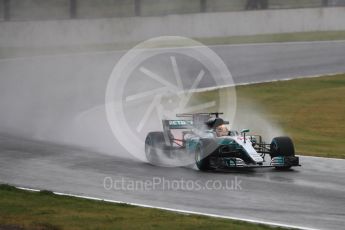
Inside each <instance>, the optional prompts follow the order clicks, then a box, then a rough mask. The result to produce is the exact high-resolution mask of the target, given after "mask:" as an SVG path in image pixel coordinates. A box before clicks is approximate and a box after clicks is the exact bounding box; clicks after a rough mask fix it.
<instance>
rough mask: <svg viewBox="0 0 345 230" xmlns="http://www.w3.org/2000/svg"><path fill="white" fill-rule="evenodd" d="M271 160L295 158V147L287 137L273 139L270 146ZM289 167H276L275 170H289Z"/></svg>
mask: <svg viewBox="0 0 345 230" xmlns="http://www.w3.org/2000/svg"><path fill="white" fill-rule="evenodd" d="M270 156H271V158H273V157H277V156H284V157H288V156H295V147H294V144H293V142H292V140H291V138H289V137H275V138H273V139H272V142H271V145H270ZM289 168H291V166H277V167H276V169H289Z"/></svg>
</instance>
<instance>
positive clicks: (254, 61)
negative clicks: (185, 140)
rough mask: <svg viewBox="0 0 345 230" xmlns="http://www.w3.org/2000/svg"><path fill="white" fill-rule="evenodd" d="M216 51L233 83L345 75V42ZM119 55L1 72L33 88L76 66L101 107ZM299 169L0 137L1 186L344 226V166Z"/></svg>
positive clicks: (20, 62)
mask: <svg viewBox="0 0 345 230" xmlns="http://www.w3.org/2000/svg"><path fill="white" fill-rule="evenodd" d="M212 49H213V50H214V51H215V52H216V53H217V54H218V55H219V56H220V57H221V58H222V59H223V60H224V61H225V63H226V64H227V66H228V67H229V68H230V70H231V72H232V75H233V77H234V81H235V83H248V82H260V81H270V80H278V79H284V78H294V77H298V76H305V75H314V74H327V73H335V72H345V65H344V63H345V42H344V41H343V42H312V43H283V44H259V45H234V46H214V47H212ZM122 54H123V53H122V52H114V53H112V52H110V53H97V54H85V55H82V54H76V55H67V56H56V57H49V58H48V57H35V58H20V59H8V60H1V61H0V69H1V70H2V71H4V72H1V73H2V75H1V76H3V75H4V74H5V75H10V76H12V75H13V76H19V75H20V73H21V72H24V73H27V76H25V77H27V78H26V79H27V81H28V82H29V83H28V84H30V81H31V80H30V78H29V76H39V75H40V74H43V73H50V72H48V71H42V69H43V70H45V68H46V69H47V70H48V69H49V70H51V73H52V74H54V73H55V72H56V71H55V70H54V68H56V69H58V68H61V67H60V66H55V64H54V63H56V62H58V63H60V62H63V63H71V67H69V68H66V76H67V77H72V76H74V73H76V72H77V71H78V69H80V67H81V66H82V67H83V68H84V73H83V74H85V76H86V77H88V76H89V75H90V76H91V74H94V73H97V74H99V79H98V83H97V85H98V88H99V89H100V90H99V93H97V97H96V99H95V100H94V101H95V102H94V105H97V104H99V103H102V102H104V85H105V83H106V81H107V79H108V76H109V72H110V71H111V69H112V67H113V64H114V62H116V60H118V59H119V57H120V56H121V55H122ZM62 60H63V61H62ZM94 60H97V61H94ZM84 63H95V64H94V65H85V64H84ZM100 63H101V64H100ZM5 75H4V76H5ZM54 76H55V75H54ZM28 84H27V85H28ZM14 92H16V91H14ZM98 94H99V95H98ZM5 96H6V95H5ZM8 98H10V97H8ZM5 103H6V101H5V102H4V105H5ZM90 106H92V105H90ZM9 108H11V107H9ZM28 119H29V118H28ZM2 122H3V124H1V125H2V127H7V126H6V123H5V122H8V121H6V120H2ZM28 122H30V121H28ZM24 128H25V127H24ZM13 130H14V129H8V130H6V129H2V130H1V132H5V133H6V132H7V133H11V134H12V135H21V133H20V132H21V131H20V129H19V130H17V131H16V132H15V131H13ZM26 135H27V136H28V133H26ZM114 151H116V149H114ZM301 164H302V165H303V167H301V168H296V169H295V170H293V171H288V172H277V171H274V170H272V169H256V170H249V171H242V172H218V173H201V172H199V171H196V170H194V169H189V168H160V167H152V166H150V165H148V164H145V163H140V162H136V161H134V160H128V159H122V158H117V157H114V156H108V155H102V154H98V153H94V152H90V151H89V150H83V149H75V148H69V147H64V146H57V145H55V144H42V143H38V142H32V141H23V140H20V139H17V138H14V139H13V138H5V137H1V138H0V182H3V183H10V184H14V185H18V186H24V187H32V188H39V189H49V190H54V191H59V192H66V193H73V194H81V195H88V196H94V197H100V198H107V199H113V200H121V201H126V202H134V203H140V204H148V205H155V206H161V207H168V208H176V209H183V210H189V211H198V212H205V213H212V214H219V215H226V216H232V217H238V218H248V219H254V220H262V221H271V222H277V223H283V224H291V225H297V226H303V227H311V228H317V229H344V226H345V193H344V192H345V179H344V176H345V161H344V160H333V159H321V158H309V157H303V158H302V159H301ZM105 177H111V178H113V179H121V178H122V177H124V178H126V181H127V182H128V181H130V180H134V181H152V180H153V178H156V180H159V179H161V180H162V178H165V179H166V180H170V181H171V180H180V179H183V180H185V181H200V183H201V186H205V183H206V182H207V181H208V180H219V181H220V182H221V184H222V185H224V183H226V181H227V180H230V181H231V180H235V178H236V177H237V180H240V181H241V184H240V185H241V189H239V190H216V189H213V190H210V189H201V190H198V189H192V190H174V189H170V190H169V189H163V188H162V185H158V187H156V189H154V190H149V191H142V190H136V191H130V190H126V189H122V190H121V189H120V190H115V189H111V190H107V189H105V188H104V186H103V181H104V178H105ZM157 178H158V179H157Z"/></svg>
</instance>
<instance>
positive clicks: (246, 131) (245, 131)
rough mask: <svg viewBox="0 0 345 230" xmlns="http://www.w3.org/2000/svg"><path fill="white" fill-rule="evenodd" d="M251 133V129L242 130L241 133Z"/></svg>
mask: <svg viewBox="0 0 345 230" xmlns="http://www.w3.org/2000/svg"><path fill="white" fill-rule="evenodd" d="M249 132H250V130H249V129H242V130H241V133H249Z"/></svg>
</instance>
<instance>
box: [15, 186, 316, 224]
mask: <svg viewBox="0 0 345 230" xmlns="http://www.w3.org/2000/svg"><path fill="white" fill-rule="evenodd" d="M16 188H18V189H21V190H26V191H31V192H40V191H41V190H39V189H32V188H25V187H16ZM53 194H55V195H59V196H69V197H77V198H83V199H88V200H96V201H105V202H109V203H115V204H127V205H132V206H137V207H143V208H154V209H159V210H164V211H171V212H177V213H183V214H192V215H200V216H208V217H214V218H221V219H229V220H237V221H244V222H249V223H254V224H264V225H270V226H274V227H284V228H289V229H302V230H318V229H316V228H308V227H302V226H297V225H290V224H282V223H276V222H270V221H261V220H254V219H247V218H238V217H232V216H224V215H217V214H212V213H204V212H195V211H187V210H182V209H174V208H166V207H160V206H153V205H146V204H139V203H132V202H124V201H118V200H110V199H102V198H96V197H91V196H81V195H74V194H69V193H62V192H53Z"/></svg>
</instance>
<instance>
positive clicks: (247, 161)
mask: <svg viewBox="0 0 345 230" xmlns="http://www.w3.org/2000/svg"><path fill="white" fill-rule="evenodd" d="M221 114H223V113H218V112H217V113H196V114H179V115H177V117H178V119H180V120H163V132H150V133H148V135H147V136H146V140H145V154H146V158H147V160H148V162H149V163H151V164H154V165H156V164H159V161H160V158H161V157H163V156H162V155H165V156H164V157H169V158H173V157H174V156H179V155H181V154H187V155H189V156H191V157H193V159H194V160H195V164H196V166H197V168H198V169H199V170H201V171H209V170H217V169H231V168H253V167H254V168H255V167H275V168H277V169H289V168H291V167H292V166H300V164H299V158H298V157H297V156H295V149H294V145H293V142H292V140H291V139H290V138H289V137H275V138H273V139H272V141H271V143H270V144H267V143H265V142H264V141H263V140H262V137H261V136H260V135H251V134H249V130H248V129H244V130H242V131H240V132H238V131H235V130H227V128H226V129H224V127H226V126H225V125H226V124H229V122H227V121H225V120H223V119H222V118H220V117H219V115H221ZM222 128H223V129H222ZM266 155H269V156H270V159H269V160H268V161H267V160H266Z"/></svg>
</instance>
